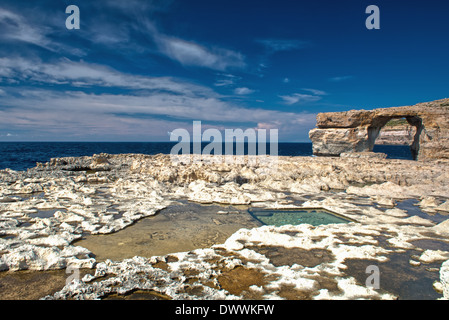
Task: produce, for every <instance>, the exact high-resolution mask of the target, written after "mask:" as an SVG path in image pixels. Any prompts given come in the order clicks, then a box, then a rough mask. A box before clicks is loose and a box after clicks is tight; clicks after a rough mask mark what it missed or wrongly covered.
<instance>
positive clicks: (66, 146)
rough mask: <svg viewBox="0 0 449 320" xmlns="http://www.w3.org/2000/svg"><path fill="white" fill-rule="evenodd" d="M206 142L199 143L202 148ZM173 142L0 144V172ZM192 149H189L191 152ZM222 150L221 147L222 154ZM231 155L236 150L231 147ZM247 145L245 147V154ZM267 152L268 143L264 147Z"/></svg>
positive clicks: (290, 151) (308, 148)
mask: <svg viewBox="0 0 449 320" xmlns="http://www.w3.org/2000/svg"><path fill="white" fill-rule="evenodd" d="M207 144H208V143H203V144H202V149H203V148H204V146H206V145H207ZM175 145H176V142H0V170H2V169H6V168H9V169H13V170H18V171H23V170H27V169H29V168H33V167H35V166H36V162H48V161H49V160H50V159H51V158H60V157H80V156H92V155H94V154H99V153H109V154H123V153H141V154H148V155H154V154H159V153H163V154H169V153H170V151H171V150H172V148H173V146H175ZM192 149H193V148H190V150H192ZM224 150H225V148H224V147H223V152H224ZM233 150H234V154H235V150H236V148H235V147H234V148H233ZM247 150H248V145H247V144H245V152H247ZM266 150H267V152H269V150H270V146H269V144H267V147H266ZM374 152H383V153H386V154H387V155H388V158H390V159H407V160H412V156H411V153H410V148H409V147H408V146H375V148H374ZM278 155H279V156H312V144H311V143H299V142H298V143H296V142H280V143H279V144H278Z"/></svg>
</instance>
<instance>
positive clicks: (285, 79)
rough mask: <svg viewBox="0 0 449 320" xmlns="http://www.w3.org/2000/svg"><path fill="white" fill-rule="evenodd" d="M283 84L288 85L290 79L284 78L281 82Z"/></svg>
mask: <svg viewBox="0 0 449 320" xmlns="http://www.w3.org/2000/svg"><path fill="white" fill-rule="evenodd" d="M282 82H283V83H289V82H290V79H289V78H284V80H282Z"/></svg>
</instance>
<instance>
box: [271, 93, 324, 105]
mask: <svg viewBox="0 0 449 320" xmlns="http://www.w3.org/2000/svg"><path fill="white" fill-rule="evenodd" d="M302 90H303V91H306V92H310V93H311V94H309V93H293V94H290V95H281V96H279V97H280V98H281V99H282V100H283V103H284V104H286V105H294V104H301V103H308V102H316V101H319V100H321V99H322V96H324V95H327V93H326V92H324V91H322V90H316V89H302Z"/></svg>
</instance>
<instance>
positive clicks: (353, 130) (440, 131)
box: [309, 99, 449, 160]
mask: <svg viewBox="0 0 449 320" xmlns="http://www.w3.org/2000/svg"><path fill="white" fill-rule="evenodd" d="M396 118H405V119H406V120H407V122H408V123H409V124H410V125H412V126H414V127H416V134H415V136H414V139H413V142H412V144H411V146H410V148H411V153H412V156H413V158H414V159H416V160H426V159H449V99H443V100H437V101H433V102H426V103H420V104H417V105H414V106H408V107H394V108H383V109H374V110H372V111H366V110H352V111H346V112H329V113H320V114H318V115H317V128H316V129H313V130H311V131H310V133H309V137H310V139H311V140H312V143H313V153H314V155H317V156H340V155H341V154H342V153H351V152H352V153H353V152H369V151H372V150H373V148H374V142H375V141H376V138H377V137H378V135H379V132H380V130H381V128H382V127H383V126H385V124H387V123H388V121H390V120H391V119H396Z"/></svg>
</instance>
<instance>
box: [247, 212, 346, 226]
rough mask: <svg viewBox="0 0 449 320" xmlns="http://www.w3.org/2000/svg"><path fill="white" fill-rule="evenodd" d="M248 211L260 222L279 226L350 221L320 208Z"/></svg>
mask: <svg viewBox="0 0 449 320" xmlns="http://www.w3.org/2000/svg"><path fill="white" fill-rule="evenodd" d="M248 211H249V213H250V214H251V215H252V216H253V217H254V218H255V219H257V220H258V221H260V222H261V223H262V224H265V225H272V226H276V227H280V226H283V225H299V224H310V225H312V226H319V225H325V224H335V223H350V222H352V221H351V220H349V219H345V218H344V217H342V216H339V215H336V214H333V213H331V212H329V211H326V210H321V209H301V210H298V209H294V210H292V209H287V210H285V209H281V210H279V209H255V208H251V209H249V210H248Z"/></svg>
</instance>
